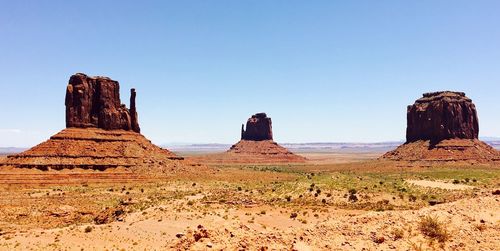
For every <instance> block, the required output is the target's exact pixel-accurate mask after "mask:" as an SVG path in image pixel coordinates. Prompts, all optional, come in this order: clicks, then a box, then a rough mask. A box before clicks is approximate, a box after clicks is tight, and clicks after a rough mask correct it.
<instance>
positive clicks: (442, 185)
mask: <svg viewBox="0 0 500 251" xmlns="http://www.w3.org/2000/svg"><path fill="white" fill-rule="evenodd" d="M406 182H408V183H410V184H412V185H416V186H423V187H430V188H441V189H447V190H466V189H473V188H474V187H473V186H468V185H461V184H452V183H446V182H443V181H432V180H406Z"/></svg>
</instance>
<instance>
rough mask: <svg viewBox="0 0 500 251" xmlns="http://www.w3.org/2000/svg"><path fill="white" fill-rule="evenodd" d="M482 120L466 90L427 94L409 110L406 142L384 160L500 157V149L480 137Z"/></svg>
mask: <svg viewBox="0 0 500 251" xmlns="http://www.w3.org/2000/svg"><path fill="white" fill-rule="evenodd" d="M478 135H479V122H478V117H477V111H476V107H475V105H474V104H473V103H472V100H471V99H469V98H468V97H467V96H465V93H463V92H452V91H442V92H431V93H425V94H423V97H422V98H420V99H417V100H416V101H415V103H414V104H413V105H410V106H408V109H407V129H406V143H405V144H403V145H401V146H399V147H398V148H397V149H395V150H394V151H390V152H388V153H386V154H385V155H384V156H382V159H389V160H406V161H419V160H422V161H477V162H488V161H495V160H500V157H499V154H498V152H497V151H496V150H495V149H493V148H492V147H491V146H489V145H487V144H486V143H484V142H482V141H480V140H478Z"/></svg>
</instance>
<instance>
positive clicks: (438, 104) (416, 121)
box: [406, 91, 479, 143]
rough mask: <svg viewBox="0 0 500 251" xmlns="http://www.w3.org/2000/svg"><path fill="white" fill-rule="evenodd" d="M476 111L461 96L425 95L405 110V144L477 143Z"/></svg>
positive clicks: (462, 94)
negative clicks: (458, 141) (452, 141)
mask: <svg viewBox="0 0 500 251" xmlns="http://www.w3.org/2000/svg"><path fill="white" fill-rule="evenodd" d="M478 134H479V123H478V118H477V112H476V107H475V106H474V104H473V103H472V101H471V99H469V98H468V97H466V96H465V93H463V92H450V91H444V92H432V93H425V94H424V95H423V97H422V98H420V99H418V100H417V101H415V104H413V105H410V106H408V110H407V129H406V142H407V143H410V142H415V141H418V140H430V141H431V142H433V143H437V142H440V141H441V140H444V139H453V138H458V139H477V138H478Z"/></svg>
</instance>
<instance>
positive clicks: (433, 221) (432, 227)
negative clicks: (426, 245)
mask: <svg viewBox="0 0 500 251" xmlns="http://www.w3.org/2000/svg"><path fill="white" fill-rule="evenodd" d="M418 229H419V230H420V232H421V233H422V234H423V235H424V236H425V237H427V238H430V239H431V240H436V241H438V242H441V243H442V242H446V241H447V240H448V239H449V238H450V234H449V233H448V230H447V229H446V225H445V224H444V223H443V222H440V221H439V219H438V218H437V217H433V216H430V215H428V216H425V217H423V218H421V220H420V222H419V223H418Z"/></svg>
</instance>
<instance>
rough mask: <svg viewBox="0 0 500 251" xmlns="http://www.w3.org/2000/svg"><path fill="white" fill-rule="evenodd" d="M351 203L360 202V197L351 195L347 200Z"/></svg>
mask: <svg viewBox="0 0 500 251" xmlns="http://www.w3.org/2000/svg"><path fill="white" fill-rule="evenodd" d="M347 199H348V200H349V201H351V202H356V201H358V197H357V196H356V194H350V195H349V198H347Z"/></svg>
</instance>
